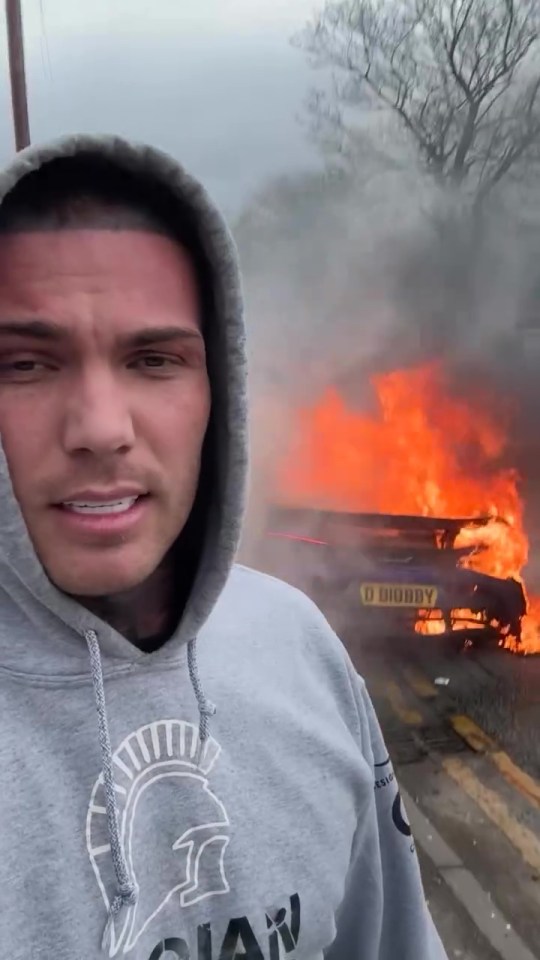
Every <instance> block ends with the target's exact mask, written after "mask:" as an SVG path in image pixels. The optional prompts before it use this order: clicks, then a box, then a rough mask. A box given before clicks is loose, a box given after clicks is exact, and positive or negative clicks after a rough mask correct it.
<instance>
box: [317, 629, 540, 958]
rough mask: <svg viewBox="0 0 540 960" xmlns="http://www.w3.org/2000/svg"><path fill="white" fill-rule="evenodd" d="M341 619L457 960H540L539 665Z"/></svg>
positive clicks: (436, 912) (444, 934)
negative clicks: (371, 632) (379, 634)
mask: <svg viewBox="0 0 540 960" xmlns="http://www.w3.org/2000/svg"><path fill="white" fill-rule="evenodd" d="M327 614H328V616H329V618H330V620H331V621H332V619H334V618H333V617H332V613H331V611H327ZM340 619H341V623H335V626H336V628H338V631H339V633H340V635H341V636H342V638H343V641H344V643H345V645H346V646H347V648H348V650H349V653H350V654H351V656H352V659H353V661H354V663H355V666H356V667H357V669H358V671H359V673H361V674H362V675H363V676H364V677H365V678H366V681H367V683H368V687H369V689H370V692H371V695H372V698H373V700H374V703H375V706H376V709H377V712H378V715H379V719H380V722H381V726H382V728H383V732H384V734H385V737H386V740H387V744H388V748H389V752H390V755H391V757H392V759H393V762H394V765H395V768H396V771H397V775H398V780H399V782H400V785H401V787H402V788H403V789H402V792H403V794H404V799H405V806H406V809H407V813H408V816H409V820H410V822H411V827H412V830H413V835H414V837H415V840H416V845H417V849H418V853H419V857H420V861H421V866H422V870H423V876H424V883H425V887H426V894H427V897H428V900H429V903H430V908H431V910H432V913H433V916H434V918H435V921H436V923H437V926H438V928H439V931H440V934H441V937H442V939H443V942H444V944H445V947H446V950H447V953H448V956H449V958H450V960H456V958H460V960H540V657H534V658H532V657H530V658H521V657H516V656H515V655H513V654H510V653H506V652H504V651H502V650H498V649H492V650H485V651H475V650H474V649H473V650H470V649H469V650H466V651H462V652H458V651H456V648H455V645H452V647H451V648H450V647H449V646H445V645H444V644H443V643H441V642H440V641H439V638H437V637H421V636H418V637H414V638H411V640H410V641H404V640H403V639H402V640H398V639H396V638H392V637H387V638H385V639H384V640H381V639H380V638H378V639H377V638H372V639H371V640H370V639H368V638H367V637H366V636H365V635H364V634H363V631H362V629H361V626H360V625H359V623H355V622H354V620H355V618H354V617H353V616H351V615H349V616H348V618H347V620H346V621H345V623H344V622H343V617H341V618H340ZM441 680H444V684H442V683H441V682H440V681H441Z"/></svg>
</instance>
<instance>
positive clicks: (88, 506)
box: [63, 497, 139, 514]
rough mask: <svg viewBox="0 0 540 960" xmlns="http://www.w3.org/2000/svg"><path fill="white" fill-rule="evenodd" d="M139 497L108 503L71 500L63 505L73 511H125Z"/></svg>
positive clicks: (94, 512)
mask: <svg viewBox="0 0 540 960" xmlns="http://www.w3.org/2000/svg"><path fill="white" fill-rule="evenodd" d="M138 499H139V498H138V497H124V498H123V499H122V500H109V501H107V502H106V503H81V502H80V501H77V500H69V501H67V502H66V503H64V504H63V506H64V507H65V508H66V510H71V511H72V512H73V513H93V514H96V513H124V511H126V510H129V509H130V508H131V507H132V506H133V504H134V503H135V502H136V501H137V500H138Z"/></svg>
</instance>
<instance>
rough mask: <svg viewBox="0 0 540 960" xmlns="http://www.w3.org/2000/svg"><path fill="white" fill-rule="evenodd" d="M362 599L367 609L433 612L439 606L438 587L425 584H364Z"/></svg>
mask: <svg viewBox="0 0 540 960" xmlns="http://www.w3.org/2000/svg"><path fill="white" fill-rule="evenodd" d="M360 598H361V600H362V603H363V605H364V606H365V607H414V608H416V609H420V608H422V609H428V610H432V609H433V608H434V607H435V606H436V605H437V587H432V586H430V585H429V584H424V583H407V584H402V583H362V584H360Z"/></svg>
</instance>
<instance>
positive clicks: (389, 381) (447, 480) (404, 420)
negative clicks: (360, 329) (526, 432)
mask: <svg viewBox="0 0 540 960" xmlns="http://www.w3.org/2000/svg"><path fill="white" fill-rule="evenodd" d="M371 386H372V388H373V392H374V399H375V405H374V407H373V410H372V411H371V412H369V413H368V412H364V411H359V410H356V409H351V408H350V407H349V406H347V405H346V403H345V401H344V400H343V399H342V397H341V396H340V394H339V392H338V391H337V390H336V389H329V390H327V391H326V393H325V394H324V395H323V396H322V398H321V400H320V401H319V402H318V403H316V404H315V405H314V406H313V407H312V408H309V409H304V410H302V411H300V414H299V421H298V425H297V426H298V434H297V437H296V438H295V444H294V450H293V451H291V454H292V455H290V456H289V457H288V458H287V460H286V461H285V462H284V463H283V464H282V465H281V469H280V473H279V478H278V479H279V488H280V491H281V493H282V494H283V496H284V497H285V496H286V499H287V501H288V502H289V503H291V502H293V503H296V504H302V505H305V506H311V507H319V508H322V509H330V510H331V509H335V510H350V511H360V512H381V513H394V514H414V515H421V516H435V517H437V516H438V517H449V518H451V517H471V518H472V517H480V516H484V517H486V516H488V517H491V518H492V520H491V521H490V522H489V524H488V525H487V526H485V527H476V526H471V525H466V526H464V527H463V528H462V530H461V531H460V533H459V535H458V539H457V541H456V544H455V545H456V547H460V546H463V547H464V546H469V545H473V546H474V547H476V550H475V552H474V553H473V554H472V556H470V557H468V558H467V559H466V561H464V562H465V563H466V564H467V565H469V566H470V567H471V568H472V569H475V570H478V571H482V572H484V573H487V574H491V575H493V576H496V577H501V578H506V577H514V578H517V579H520V578H521V575H522V571H523V568H524V567H525V565H526V563H527V559H528V539H527V536H526V533H525V529H524V509H523V502H522V500H521V497H520V494H519V478H518V475H517V473H516V471H515V470H512V469H508V468H505V467H501V456H502V454H503V452H504V449H505V446H506V436H507V434H506V429H507V423H508V417H507V412H506V411H505V410H504V409H502V408H501V403H500V401H499V400H497V401H496V402H495V403H494V401H493V398H487V397H481V396H478V398H477V399H476V400H475V401H474V402H471V401H470V400H467V401H465V400H464V399H462V398H461V397H459V396H455V395H452V393H451V391H450V389H449V387H448V383H447V381H446V379H445V376H444V371H443V369H442V367H441V365H440V364H429V365H424V366H421V367H416V368H413V369H409V370H396V371H393V372H391V373H383V374H378V375H376V376H374V377H373V378H372V380H371ZM456 613H457V611H456ZM459 613H463V612H462V611H460V612H459ZM469 613H470V612H469ZM469 619H470V620H473V619H474V615H473V614H470V618H469ZM539 623H540V598H532V599H531V600H530V601H529V610H528V613H527V615H526V616H525V617H524V623H523V631H522V633H523V637H522V644H521V648H520V649H521V650H522V651H525V652H529V653H532V652H540V631H539V629H538V624H539ZM434 627H435V622H433V623H431V624H430V623H429V620H428V621H426V622H425V623H424V628H425V629H426V630H427V631H428V632H431V628H434ZM435 629H438V627H437V628H435ZM513 642H514V641H513V639H512V638H511V637H508V638H507V640H506V645H507V646H509V647H512V644H513Z"/></svg>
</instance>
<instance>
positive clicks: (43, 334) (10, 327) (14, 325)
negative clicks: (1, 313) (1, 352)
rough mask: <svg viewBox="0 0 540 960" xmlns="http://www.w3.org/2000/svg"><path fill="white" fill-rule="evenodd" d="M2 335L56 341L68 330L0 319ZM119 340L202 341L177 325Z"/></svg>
mask: <svg viewBox="0 0 540 960" xmlns="http://www.w3.org/2000/svg"><path fill="white" fill-rule="evenodd" d="M2 335H4V336H15V337H26V338H27V339H31V338H33V339H37V340H54V341H58V340H65V339H66V338H67V337H69V335H70V331H69V330H67V329H66V328H65V327H63V326H62V325H61V324H59V323H55V322H54V321H53V320H0V336H2ZM119 340H120V342H121V343H122V345H124V346H129V347H135V348H136V347H148V346H151V345H152V344H154V343H170V342H171V341H173V340H194V341H196V340H198V341H199V342H201V343H203V342H204V339H203V336H202V333H200V331H199V330H193V329H191V328H186V327H177V326H168V327H142V328H141V329H140V330H132V331H130V332H129V333H125V334H122V335H121V336H120V337H119Z"/></svg>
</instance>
